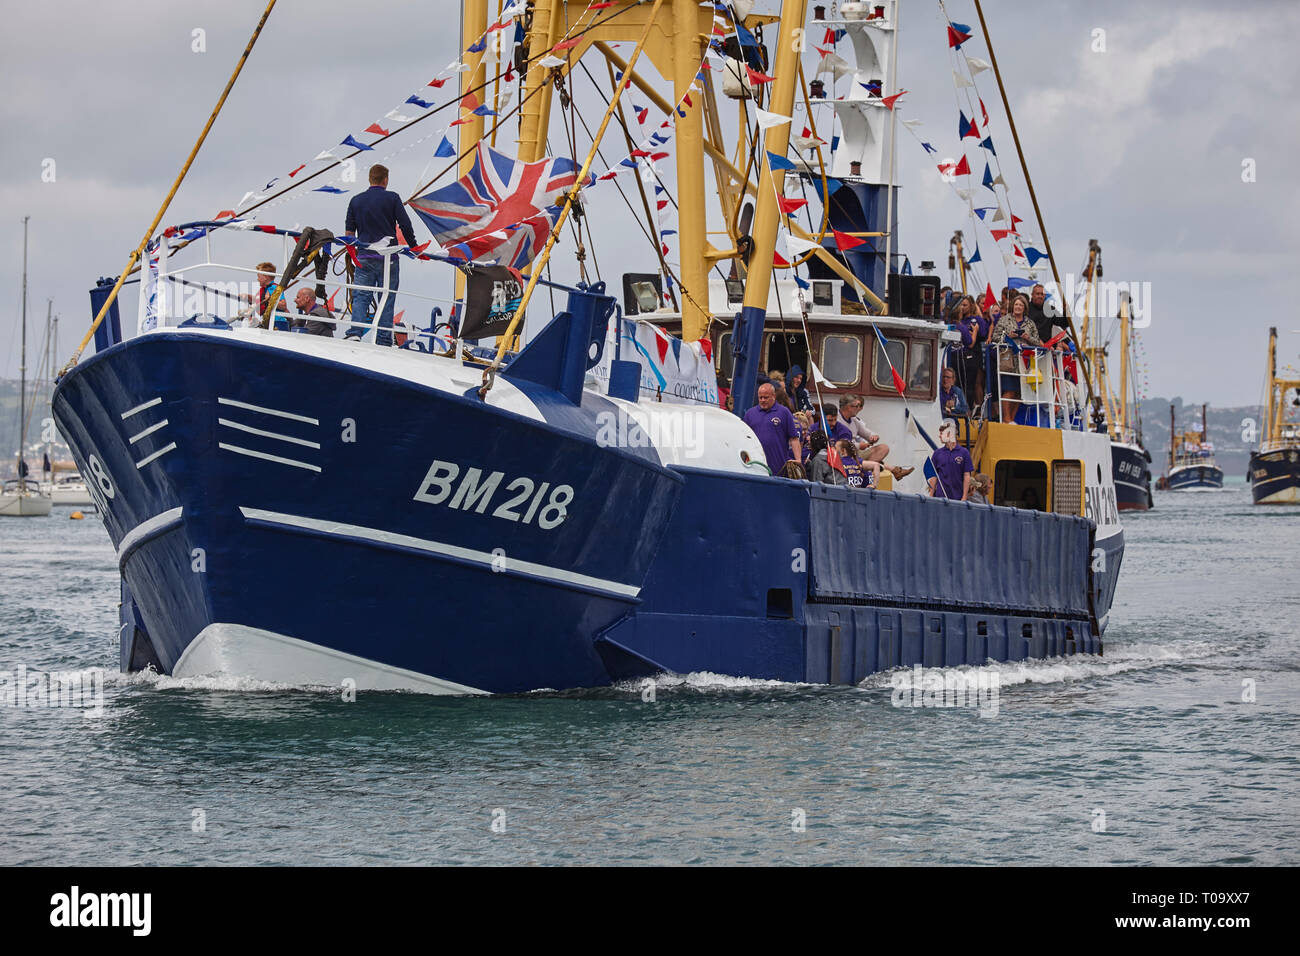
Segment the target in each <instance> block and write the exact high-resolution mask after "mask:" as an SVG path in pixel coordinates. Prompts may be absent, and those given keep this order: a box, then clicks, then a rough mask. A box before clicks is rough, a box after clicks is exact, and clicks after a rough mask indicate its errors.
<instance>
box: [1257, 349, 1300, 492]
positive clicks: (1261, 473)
mask: <svg viewBox="0 0 1300 956" xmlns="http://www.w3.org/2000/svg"><path fill="white" fill-rule="evenodd" d="M1296 408H1300V378H1285V377H1282V376H1279V375H1278V370H1277V329H1276V328H1271V329H1269V330H1268V378H1267V379H1266V380H1265V385H1264V430H1263V435H1262V437H1261V440H1260V443H1259V447H1258V448H1257V449H1255V450H1254V451H1253V452H1252V453H1251V456H1250V476H1249V477H1250V493H1251V497H1252V498H1253V499H1254V502H1255V504H1257V505H1290V504H1300V421H1297V419H1296V415H1295V411H1294V410H1295V409H1296Z"/></svg>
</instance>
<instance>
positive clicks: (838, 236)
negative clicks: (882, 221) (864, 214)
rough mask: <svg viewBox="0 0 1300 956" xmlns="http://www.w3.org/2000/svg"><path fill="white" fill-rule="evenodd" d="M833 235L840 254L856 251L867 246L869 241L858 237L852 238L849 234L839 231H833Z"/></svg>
mask: <svg viewBox="0 0 1300 956" xmlns="http://www.w3.org/2000/svg"><path fill="white" fill-rule="evenodd" d="M831 233H832V234H833V235H834V236H835V245H836V246H837V247H838V248H839V250H840V252H847V251H848V250H850V249H856V248H857V247H858V246H863V245H866V243H867V240H865V239H862V238H860V237H858V236H850V235H849V234H848V233H847V232H840V231H839V230H838V229H832V230H831Z"/></svg>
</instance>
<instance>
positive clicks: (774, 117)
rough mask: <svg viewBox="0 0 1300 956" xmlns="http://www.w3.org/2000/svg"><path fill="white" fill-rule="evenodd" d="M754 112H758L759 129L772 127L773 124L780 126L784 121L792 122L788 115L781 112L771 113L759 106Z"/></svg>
mask: <svg viewBox="0 0 1300 956" xmlns="http://www.w3.org/2000/svg"><path fill="white" fill-rule="evenodd" d="M754 112H755V113H757V114H758V126H759V129H771V128H772V127H773V126H780V125H781V124H782V123H788V122H790V117H788V116H782V115H781V114H780V113H769V112H768V111H767V110H765V109H760V108H759V107H757V106H756V107H754Z"/></svg>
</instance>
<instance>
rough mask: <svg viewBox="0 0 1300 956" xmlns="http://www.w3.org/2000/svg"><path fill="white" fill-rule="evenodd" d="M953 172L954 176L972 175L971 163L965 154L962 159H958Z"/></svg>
mask: <svg viewBox="0 0 1300 956" xmlns="http://www.w3.org/2000/svg"><path fill="white" fill-rule="evenodd" d="M952 173H953V175H954V176H969V175H970V163H968V162H966V157H965V156H963V157H962V158H961V159H960V160H958V161H957V165H956V166H955V167H953V171H952Z"/></svg>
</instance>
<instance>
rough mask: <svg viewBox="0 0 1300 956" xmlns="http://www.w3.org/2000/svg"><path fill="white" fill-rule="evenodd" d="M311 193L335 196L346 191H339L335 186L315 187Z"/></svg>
mask: <svg viewBox="0 0 1300 956" xmlns="http://www.w3.org/2000/svg"><path fill="white" fill-rule="evenodd" d="M312 192H314V193H336V194H337V193H342V192H346V190H343V189H339V188H338V187H337V186H317V187H316V188H315V189H313V190H312Z"/></svg>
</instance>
